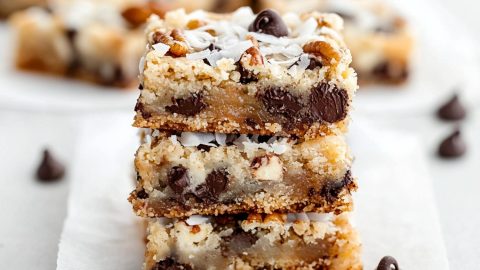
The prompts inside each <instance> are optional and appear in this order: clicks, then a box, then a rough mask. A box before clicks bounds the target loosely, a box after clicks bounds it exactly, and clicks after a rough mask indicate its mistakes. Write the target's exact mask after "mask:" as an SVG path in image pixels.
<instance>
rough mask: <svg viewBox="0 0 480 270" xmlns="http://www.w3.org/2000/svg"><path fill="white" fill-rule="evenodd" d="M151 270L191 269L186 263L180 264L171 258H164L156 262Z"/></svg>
mask: <svg viewBox="0 0 480 270" xmlns="http://www.w3.org/2000/svg"><path fill="white" fill-rule="evenodd" d="M152 270H192V267H191V266H190V265H188V264H181V263H178V262H177V261H175V260H174V259H172V258H166V259H165V260H163V261H160V262H157V263H156V264H155V266H153V268H152Z"/></svg>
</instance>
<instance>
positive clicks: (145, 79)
mask: <svg viewBox="0 0 480 270" xmlns="http://www.w3.org/2000/svg"><path fill="white" fill-rule="evenodd" d="M341 29H342V20H341V18H340V17H339V16H337V15H333V14H320V13H311V14H306V15H304V16H298V15H294V14H289V15H285V16H283V17H281V16H280V15H278V14H277V13H276V12H275V11H272V10H265V11H263V12H261V13H259V14H258V15H255V14H253V13H252V11H251V10H250V9H249V8H241V9H239V10H237V11H236V12H234V13H232V14H229V15H220V14H214V13H207V12H203V11H198V12H193V13H190V14H186V13H185V12H183V11H182V10H178V11H173V12H170V13H167V14H166V16H165V19H159V18H158V17H153V18H151V19H150V22H149V25H148V28H147V33H148V34H147V38H148V49H147V52H146V54H145V56H144V58H143V59H142V61H141V63H140V69H141V73H142V74H141V79H142V86H143V90H142V91H141V95H140V97H139V99H138V102H137V106H136V112H137V114H136V118H135V125H136V126H137V127H144V128H154V129H168V130H178V131H193V132H218V133H226V134H230V133H239V134H261V135H297V136H302V137H303V136H306V137H315V136H317V135H330V134H341V133H343V132H344V131H345V130H346V126H347V124H348V113H349V110H350V107H351V106H350V105H351V104H350V103H351V100H352V97H353V95H354V93H355V91H356V89H357V80H356V74H355V72H354V71H353V69H352V68H350V66H349V65H350V62H351V55H350V52H349V50H348V49H347V48H346V47H345V44H344V42H343V40H342V38H341V35H340V34H339V31H340V30H341Z"/></svg>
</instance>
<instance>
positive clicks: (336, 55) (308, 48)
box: [303, 40, 340, 63]
mask: <svg viewBox="0 0 480 270" xmlns="http://www.w3.org/2000/svg"><path fill="white" fill-rule="evenodd" d="M303 51H304V52H306V53H309V54H313V55H315V56H320V57H322V59H323V60H325V63H330V62H331V60H332V59H334V60H335V61H337V62H338V61H339V60H340V52H338V51H337V50H336V49H335V48H334V47H333V46H332V45H331V44H330V43H328V42H327V41H323V40H317V41H311V42H309V43H307V44H305V45H304V46H303Z"/></svg>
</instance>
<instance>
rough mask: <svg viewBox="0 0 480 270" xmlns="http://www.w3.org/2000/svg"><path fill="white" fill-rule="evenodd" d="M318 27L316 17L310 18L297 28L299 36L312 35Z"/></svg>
mask: <svg viewBox="0 0 480 270" xmlns="http://www.w3.org/2000/svg"><path fill="white" fill-rule="evenodd" d="M317 27H318V22H317V20H316V19H314V18H309V19H308V20H306V21H305V22H304V23H303V24H302V25H300V26H299V27H298V28H297V31H296V34H297V37H305V36H312V35H313V34H314V33H315V30H316V29H317Z"/></svg>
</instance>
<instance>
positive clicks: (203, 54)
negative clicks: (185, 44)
mask: <svg viewBox="0 0 480 270" xmlns="http://www.w3.org/2000/svg"><path fill="white" fill-rule="evenodd" d="M211 53H212V52H211V51H210V50H209V49H206V50H203V51H200V52H196V53H189V54H187V55H186V58H187V60H192V61H194V60H203V59H205V58H207V57H208V56H209V55H210V54H211Z"/></svg>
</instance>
